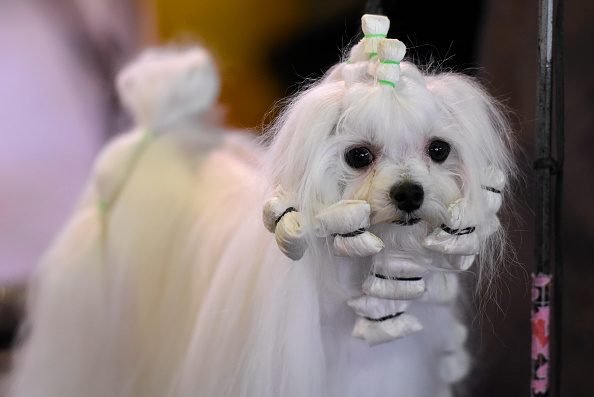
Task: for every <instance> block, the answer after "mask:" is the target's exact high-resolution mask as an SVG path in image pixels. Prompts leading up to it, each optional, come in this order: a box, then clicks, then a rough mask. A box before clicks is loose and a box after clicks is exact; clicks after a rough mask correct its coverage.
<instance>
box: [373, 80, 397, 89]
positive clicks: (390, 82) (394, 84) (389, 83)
mask: <svg viewBox="0 0 594 397" xmlns="http://www.w3.org/2000/svg"><path fill="white" fill-rule="evenodd" d="M377 82H378V83H380V84H383V85H389V86H390V87H392V88H394V87H396V83H394V82H393V81H390V80H378V81H377Z"/></svg>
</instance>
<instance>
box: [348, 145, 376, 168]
mask: <svg viewBox="0 0 594 397" xmlns="http://www.w3.org/2000/svg"><path fill="white" fill-rule="evenodd" d="M344 159H345V161H346V162H347V164H348V165H349V166H351V167H352V168H363V167H367V166H368V165H369V164H371V163H372V162H373V154H372V153H371V150H369V149H368V148H366V147H356V148H352V149H350V150H348V151H347V152H346V153H345V155H344Z"/></svg>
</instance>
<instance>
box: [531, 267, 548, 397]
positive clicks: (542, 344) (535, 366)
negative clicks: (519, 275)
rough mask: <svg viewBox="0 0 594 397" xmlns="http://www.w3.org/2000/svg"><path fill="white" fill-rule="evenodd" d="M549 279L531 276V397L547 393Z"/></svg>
mask: <svg viewBox="0 0 594 397" xmlns="http://www.w3.org/2000/svg"><path fill="white" fill-rule="evenodd" d="M551 279H552V277H551V276H550V275H548V274H542V273H539V274H537V275H534V274H533V275H532V318H531V322H532V380H531V394H532V396H546V395H548V392H549V359H550V350H549V341H550V338H549V336H550V319H551V307H550V296H551Z"/></svg>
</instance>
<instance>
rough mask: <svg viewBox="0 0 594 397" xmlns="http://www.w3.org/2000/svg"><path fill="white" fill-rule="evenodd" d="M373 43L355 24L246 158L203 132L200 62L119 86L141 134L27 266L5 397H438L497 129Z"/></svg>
mask: <svg viewBox="0 0 594 397" xmlns="http://www.w3.org/2000/svg"><path fill="white" fill-rule="evenodd" d="M388 27H389V21H388V20H387V18H385V17H379V16H371V15H368V16H364V18H363V30H364V33H365V38H363V39H362V40H361V42H360V43H359V44H357V45H355V46H354V47H353V48H352V50H351V52H350V56H349V58H348V60H346V61H345V62H341V63H339V64H337V65H336V66H335V67H333V68H332V69H331V70H330V71H329V72H328V73H327V74H326V76H325V77H324V78H323V79H322V80H320V81H319V82H318V83H316V84H314V85H312V86H311V87H309V88H308V89H307V90H305V91H303V92H302V93H301V94H300V95H298V96H297V97H296V98H295V99H294V100H293V101H292V102H291V103H290V105H289V106H288V107H287V109H286V110H285V112H284V113H283V114H282V115H281V116H280V117H279V119H278V121H277V122H276V123H275V125H274V126H273V127H272V128H271V130H270V133H269V134H268V135H267V138H266V139H264V140H263V142H261V143H259V142H256V140H255V139H253V138H251V137H250V136H248V135H247V134H245V133H243V134H238V133H232V132H225V133H222V131H220V129H219V128H217V127H216V126H214V124H212V123H211V122H209V120H208V119H209V116H208V115H209V114H210V113H209V112H206V111H207V110H209V109H210V105H211V103H212V101H213V100H214V98H215V97H216V93H217V88H218V84H217V77H216V74H215V70H214V67H213V65H212V61H211V60H210V57H209V56H208V54H207V53H205V52H204V50H201V49H194V50H190V51H185V52H178V51H172V50H164V51H163V50H162V51H157V52H150V53H148V54H146V55H144V56H143V57H141V58H140V59H139V60H138V61H137V62H136V63H135V64H132V65H131V66H130V67H129V68H127V69H126V70H125V71H124V72H123V73H122V75H121V76H120V79H119V82H118V83H119V89H120V93H121V96H122V97H123V100H124V102H125V103H126V104H127V105H128V107H129V108H130V109H131V110H132V112H133V113H134V115H135V117H136V122H137V123H138V128H137V130H135V131H134V132H132V133H130V134H127V135H125V136H124V137H122V138H120V139H118V140H117V141H116V142H115V143H113V144H112V145H111V146H110V147H108V148H107V149H106V150H105V151H104V154H103V155H102V156H101V157H100V159H99V160H98V163H97V166H96V169H95V173H94V175H93V177H92V178H91V182H90V184H89V187H88V189H87V191H86V193H85V194H84V197H83V199H82V201H81V204H80V206H79V209H78V210H77V212H76V213H75V215H74V217H73V219H72V221H71V222H70V224H69V226H68V227H67V228H66V230H65V231H64V233H63V235H62V236H61V237H60V239H59V240H58V241H57V242H56V244H55V245H54V247H53V248H52V250H51V251H50V252H49V253H48V255H47V257H46V258H45V260H44V263H43V265H42V267H41V270H40V272H39V274H38V278H37V280H36V283H35V286H34V287H35V288H34V289H33V291H34V297H33V298H34V299H32V301H31V303H32V304H31V313H30V324H29V336H28V338H27V340H26V343H25V345H24V347H23V350H22V353H21V356H20V358H19V360H17V363H16V369H15V372H14V376H13V381H12V390H11V391H12V396H14V397H37V396H39V397H41V396H44V397H47V396H50V397H58V396H59V397H81V396H85V397H107V396H109V397H116V396H143V397H144V396H176V397H177V396H188V397H189V396H208V397H231V396H233V397H235V396H246V397H305V396H307V397H314V396H316V397H329V396H332V397H338V396H340V397H343V396H353V397H355V396H357V397H360V396H382V397H383V396H397V397H435V396H439V397H441V396H450V395H452V388H453V386H452V385H453V384H455V383H456V382H459V381H460V380H461V379H462V378H463V377H464V376H465V375H466V374H467V372H468V370H469V368H470V366H471V362H470V361H471V360H470V355H469V354H468V353H467V352H466V350H465V347H464V345H465V340H466V335H467V330H466V327H465V326H464V325H462V323H463V317H464V313H462V312H461V310H460V309H459V308H458V306H459V305H458V304H457V302H458V301H459V298H458V274H459V272H460V271H463V270H466V269H468V268H469V267H470V265H472V263H473V261H474V259H475V256H476V255H478V257H479V258H480V261H479V263H478V264H477V265H476V266H478V267H479V274H482V277H483V278H486V279H487V280H488V279H489V278H490V277H491V276H492V275H493V271H494V268H495V267H496V263H497V260H496V259H497V258H498V257H499V251H498V250H499V248H500V245H501V244H500V243H501V241H502V237H501V228H500V225H499V222H498V220H497V216H496V213H497V210H498V209H499V207H500V205H501V197H502V195H503V193H504V192H503V189H504V188H505V186H504V185H505V180H506V178H507V177H509V175H510V174H511V173H512V172H513V163H512V159H511V156H510V150H509V146H510V145H509V140H510V131H509V129H508V125H507V123H506V119H505V117H504V116H503V114H502V112H501V110H500V109H499V106H498V105H497V103H496V102H495V101H494V100H493V99H492V98H490V97H489V96H488V95H487V94H486V93H485V92H484V91H483V90H482V89H481V88H480V87H479V85H478V84H477V83H476V82H474V81H473V80H472V79H470V78H468V77H465V76H462V75H457V74H451V73H444V74H436V75H427V74H424V73H422V72H421V71H419V69H417V67H415V66H414V65H413V64H411V63H409V62H405V61H402V59H403V57H404V53H405V47H404V45H403V44H402V43H401V42H399V41H398V40H393V39H386V38H385V37H386V33H387V30H388ZM263 205H264V225H263V224H262V206H263ZM266 229H268V231H267V230H266ZM269 231H270V232H273V233H274V234H271V233H269Z"/></svg>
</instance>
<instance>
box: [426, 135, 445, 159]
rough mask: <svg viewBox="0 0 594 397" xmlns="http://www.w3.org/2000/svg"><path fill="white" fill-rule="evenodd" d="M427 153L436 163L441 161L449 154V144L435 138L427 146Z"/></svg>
mask: <svg viewBox="0 0 594 397" xmlns="http://www.w3.org/2000/svg"><path fill="white" fill-rule="evenodd" d="M427 154H428V155H429V157H431V160H433V161H435V162H436V163H443V162H444V161H445V159H447V158H448V156H449V154H450V144H449V143H447V142H444V141H442V140H440V139H435V140H433V141H431V143H430V144H429V147H427Z"/></svg>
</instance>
